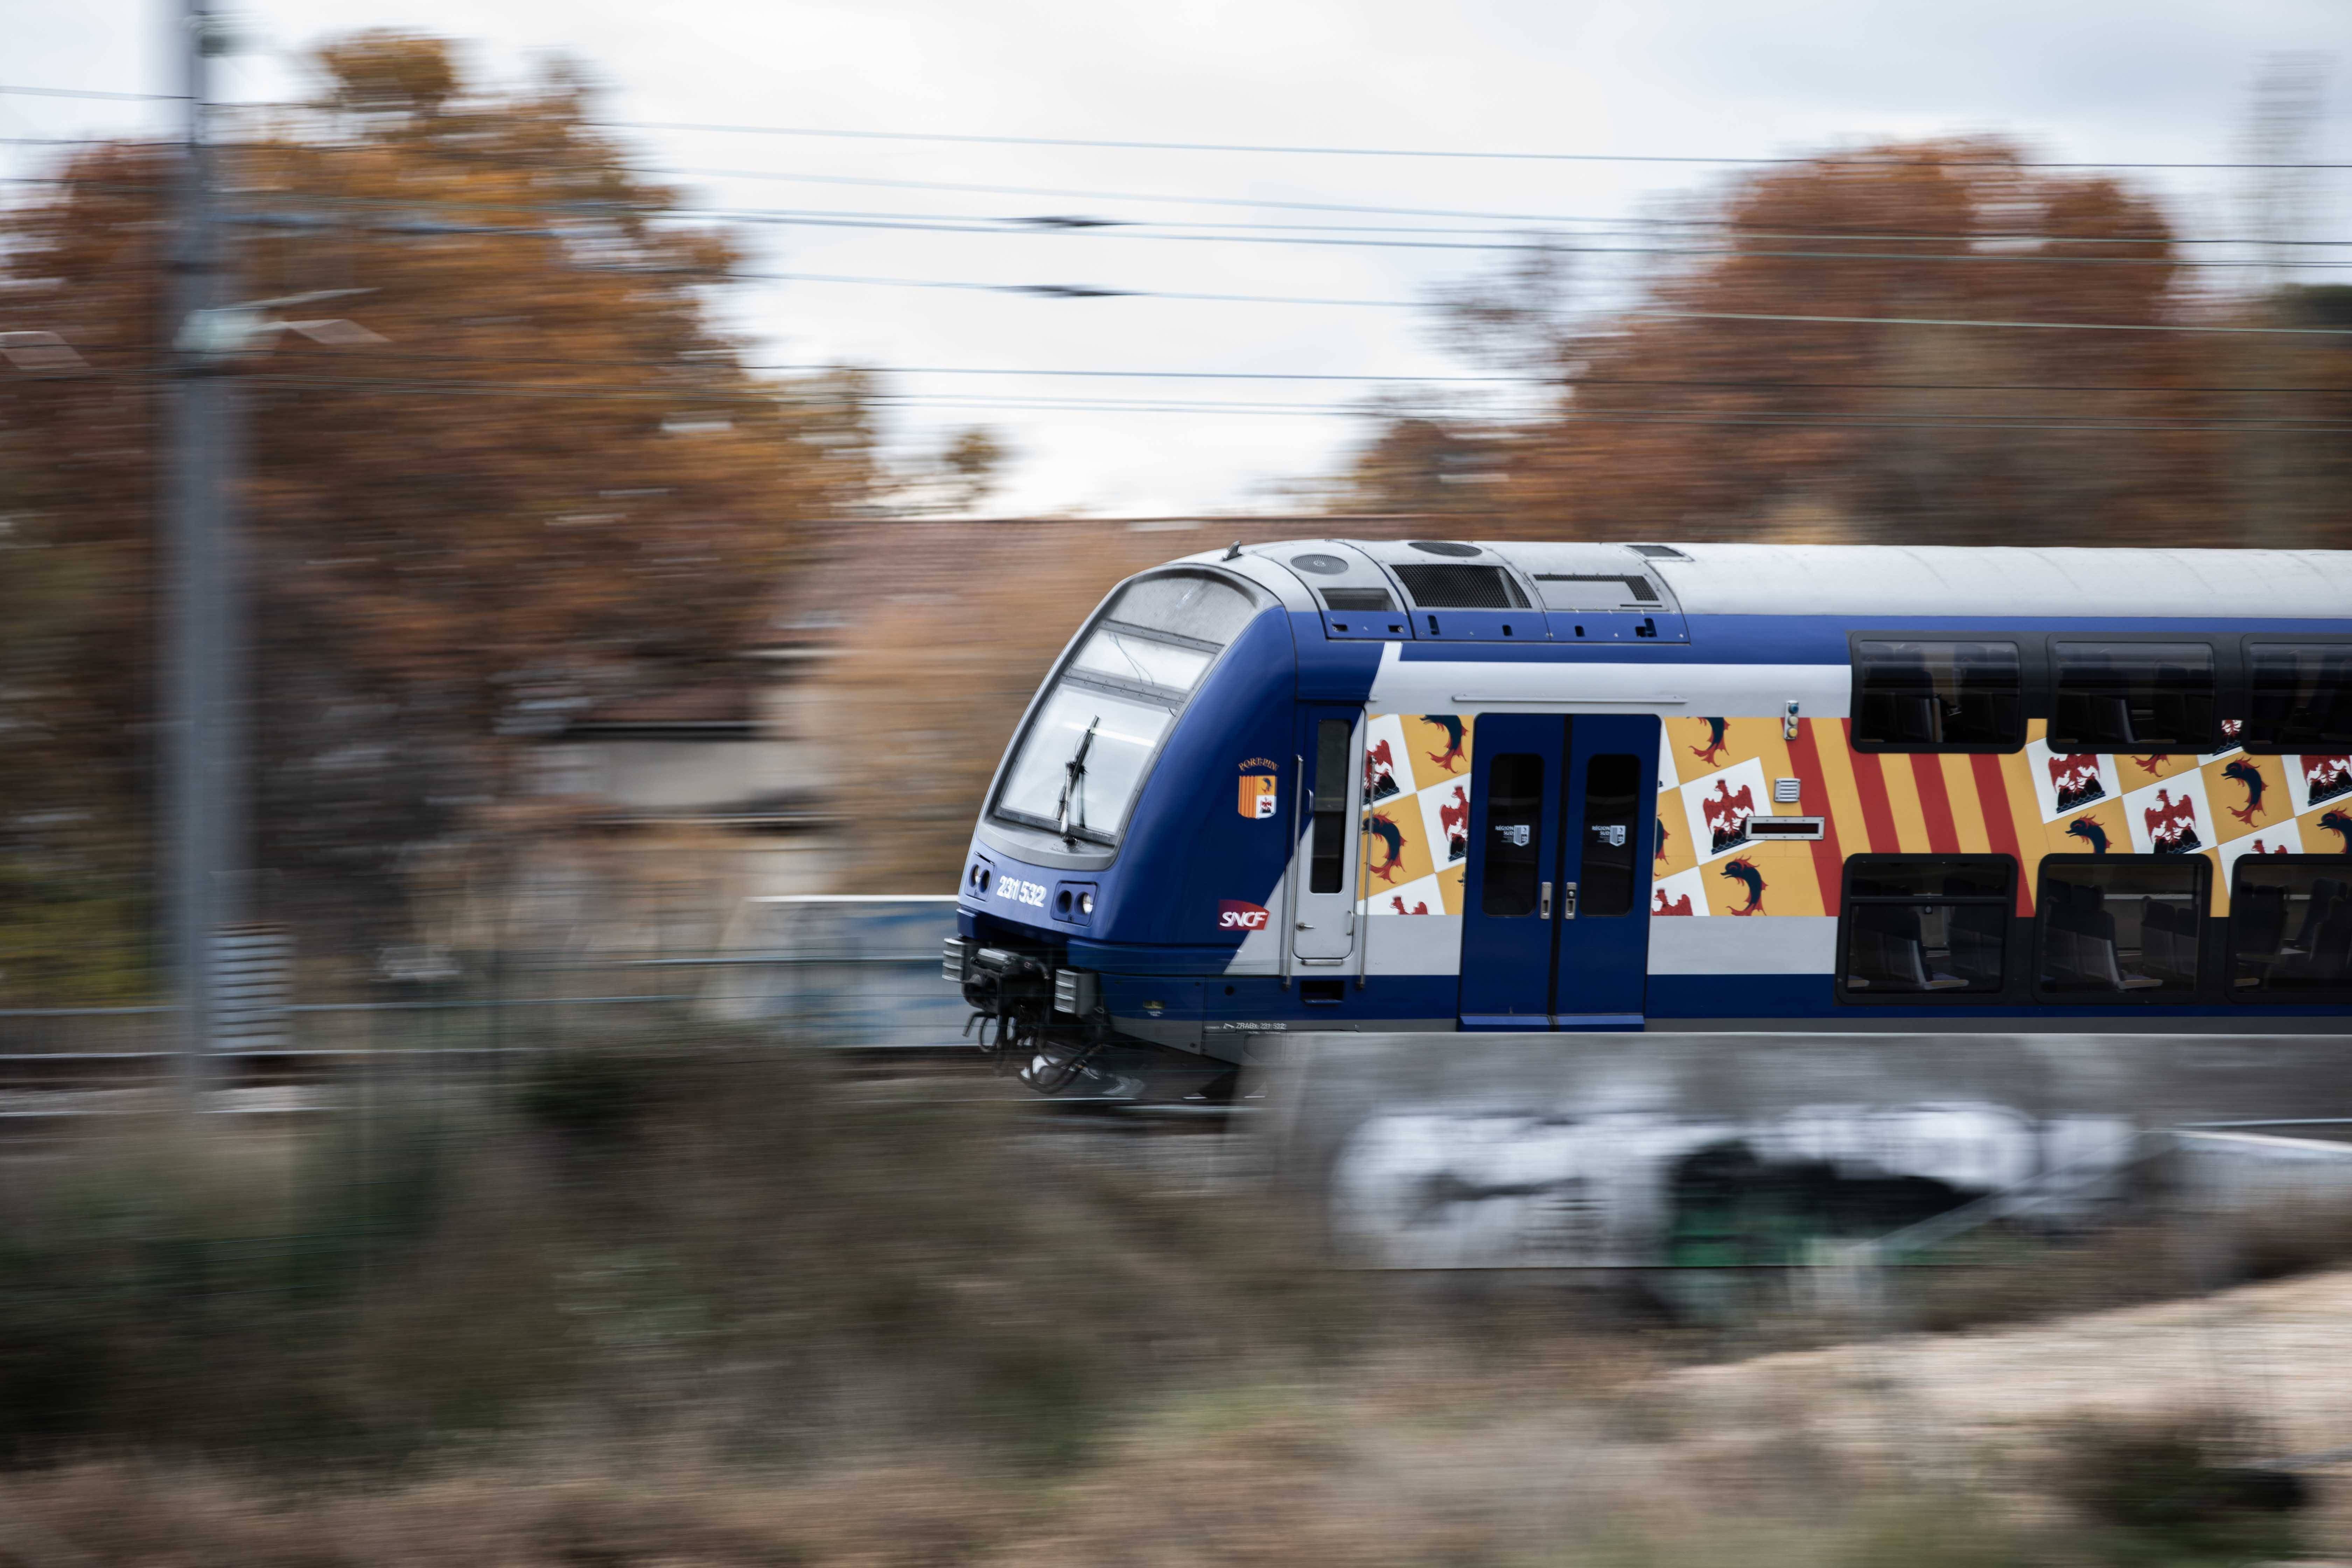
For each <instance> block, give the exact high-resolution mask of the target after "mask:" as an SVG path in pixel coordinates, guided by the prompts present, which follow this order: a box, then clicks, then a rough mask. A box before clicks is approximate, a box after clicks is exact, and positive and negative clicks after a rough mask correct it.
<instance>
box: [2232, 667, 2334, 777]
mask: <svg viewBox="0 0 2352 1568" xmlns="http://www.w3.org/2000/svg"><path fill="white" fill-rule="evenodd" d="M2247 653H2248V655H2249V658H2248V664H2249V667H2250V668H2248V670H2247V676H2248V679H2249V682H2250V684H2251V686H2252V691H2251V693H2250V696H2251V698H2252V701H2251V703H2250V705H2249V707H2248V710H2247V713H2246V728H2245V731H2244V733H2243V735H2242V737H2241V738H2242V740H2243V741H2244V742H2245V746H2246V750H2248V751H2250V752H2330V753H2337V752H2352V645H2348V644H2345V643H2305V644H2301V645H2294V644H2286V643H2256V644H2255V645H2254V646H2253V647H2251V648H2249V649H2248V650H2247Z"/></svg>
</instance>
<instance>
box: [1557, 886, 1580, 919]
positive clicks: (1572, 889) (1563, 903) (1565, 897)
mask: <svg viewBox="0 0 2352 1568" xmlns="http://www.w3.org/2000/svg"><path fill="white" fill-rule="evenodd" d="M1559 893H1560V910H1559V918H1560V919H1562V920H1564V921H1572V920H1574V919H1575V918H1576V884H1575V883H1573V882H1562V883H1561V884H1560V885H1559Z"/></svg>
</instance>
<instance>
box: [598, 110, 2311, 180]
mask: <svg viewBox="0 0 2352 1568" xmlns="http://www.w3.org/2000/svg"><path fill="white" fill-rule="evenodd" d="M583 123H584V124H588V125H593V126H596V127H599V128H600V129H604V130H608V131H662V132H686V133H696V134H719V135H730V136H778V137H794V138H809V139H817V140H834V141H853V142H930V143H940V144H952V145H962V146H993V147H1069V148H1087V149H1092V150H1097V151H1104V152H1122V153H1246V154H1252V155H1269V154H1270V155H1275V156H1282V157H1311V158H1406V159H1434V160H1449V161H1468V162H1488V163H1666V164H1684V165H1691V164H1699V165H1715V166H1718V167H1778V166H1785V165H1791V164H1807V163H1843V164H1857V163H1859V164H1864V165H1869V164H1881V165H1885V166H1888V167H1894V168H1904V167H1918V166H1927V165H1933V166H1938V167H1944V168H1988V169H2145V170H2188V169H2230V170H2253V169H2281V170H2303V171H2324V170H2338V169H2345V168H2352V164H2347V163H2299V162H2263V161H2257V160H2232V161H2226V162H2189V161H2181V162H2137V161H2131V160H2108V161H2093V160H2068V159H2043V158H1951V157H1940V156H1930V155H1927V154H1915V155H1911V156H1905V155H1902V154H1899V153H1871V152H1867V151H1855V152H1835V151H1832V152H1826V153H1812V154H1805V155H1785V156H1774V157H1759V156H1758V155H1755V154H1753V153H1560V152H1532V151H1528V152H1522V151H1510V150H1499V149H1493V148H1445V147H1346V146H1334V145H1315V144H1283V143H1278V142H1149V141H1135V140H1123V139H1116V138H1108V137H1087V136H1013V135H1003V134H997V133H992V132H947V131H876V130H867V129H851V128H844V127H833V126H815V125H730V124H720V123H713V122H706V121H672V120H587V121H583Z"/></svg>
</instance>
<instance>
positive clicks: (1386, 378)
mask: <svg viewBox="0 0 2352 1568" xmlns="http://www.w3.org/2000/svg"><path fill="white" fill-rule="evenodd" d="M76 351H77V352H78V353H82V354H84V355H86V356H91V357H96V356H102V355H107V354H131V353H145V352H146V351H145V350H143V349H141V348H137V347H133V346H129V345H116V344H96V345H76ZM301 352H303V353H316V354H322V355H328V356H331V357H336V358H343V357H350V358H352V359H359V360H364V361H365V362H366V363H382V362H383V361H386V360H397V361H403V362H408V363H429V364H495V365H531V366H543V367H552V368H561V369H574V370H659V369H677V370H697V369H710V370H716V371H721V372H738V371H740V372H746V373H758V374H804V375H812V376H815V375H861V376H863V375H870V376H876V377H885V376H900V375H955V376H1019V377H1047V378H1080V379H1090V380H1124V381H1240V382H1255V381H1263V382H1288V383H1304V382H1326V383H1342V384H1393V385H1402V386H1421V385H1441V386H1442V385H1485V386H1538V387H1548V388H1553V389H1557V390H1559V391H1573V390H1576V389H1579V388H1582V387H1588V386H1664V387H1675V386H1687V387H1704V388H1708V389H1712V390H1724V391H1741V390H1745V391H1756V392H1829V391H1835V392H2011V393H2042V392H2053V393H2057V392H2063V393H2115V394H2122V395H2135V396H2145V397H2161V396H2172V395H2208V394H2219V395H2227V394H2237V395H2253V394H2263V395H2277V394H2302V395H2309V396H2315V397H2352V384H2347V385H2344V386H2297V385H2292V384H2245V383H2207V382H2198V383H2179V384H2174V383H2162V384H2156V383H2137V384H2135V383H2126V382H2099V381H2077V382H2012V381H1844V380H1839V381H1823V380H1819V379H1815V378H1812V377H1799V376H1650V375H1583V374H1534V375H1528V374H1518V375H1503V374H1477V375H1463V374H1428V375H1414V374H1408V373H1404V372H1395V371H1389V372H1382V371H1285V370H1170V369H1160V368H1156V367H1155V368H1140V369H1119V368H1114V367H1107V366H1091V365H1089V366H1065V365H961V364H960V365H935V364H934V365H926V364H913V365H883V364H873V365H861V364H854V363H844V362H841V361H838V360H751V361H743V360H736V359H732V358H728V357H722V355H724V354H725V353H727V352H728V351H723V350H711V351H703V352H701V353H699V354H698V353H695V352H693V351H689V352H688V353H686V354H683V355H680V356H677V357H657V356H650V355H616V354H523V353H447V352H435V351H429V350H419V349H404V348H397V347H387V346H383V345H374V344H372V345H369V346H367V347H365V348H353V349H334V348H328V347H324V346H320V347H305V348H304V349H303V350H302V351H301ZM680 395H684V393H683V389H681V394H680ZM873 395H877V396H888V395H895V394H889V393H887V392H877V393H876V394H873Z"/></svg>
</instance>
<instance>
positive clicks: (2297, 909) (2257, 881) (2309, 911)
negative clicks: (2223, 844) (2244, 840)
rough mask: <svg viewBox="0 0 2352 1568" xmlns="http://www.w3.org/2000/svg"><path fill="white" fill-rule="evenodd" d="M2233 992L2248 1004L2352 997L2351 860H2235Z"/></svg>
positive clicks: (2315, 857)
mask: <svg viewBox="0 0 2352 1568" xmlns="http://www.w3.org/2000/svg"><path fill="white" fill-rule="evenodd" d="M2200 858H2201V857H2200ZM2230 992H2231V995H2232V996H2234V997H2236V998H2237V999H2238V1000H2240V1001H2245V1002H2308V1001H2342V1000H2344V999H2345V997H2346V995H2347V993H2352V861H2347V860H2346V859H2345V858H2343V857H2342V856H2340V855H2242V856H2240V857H2239V858H2238V864H2237V868H2236V874H2235V881H2234V884H2233V885H2232V886H2231V889H2230Z"/></svg>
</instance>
